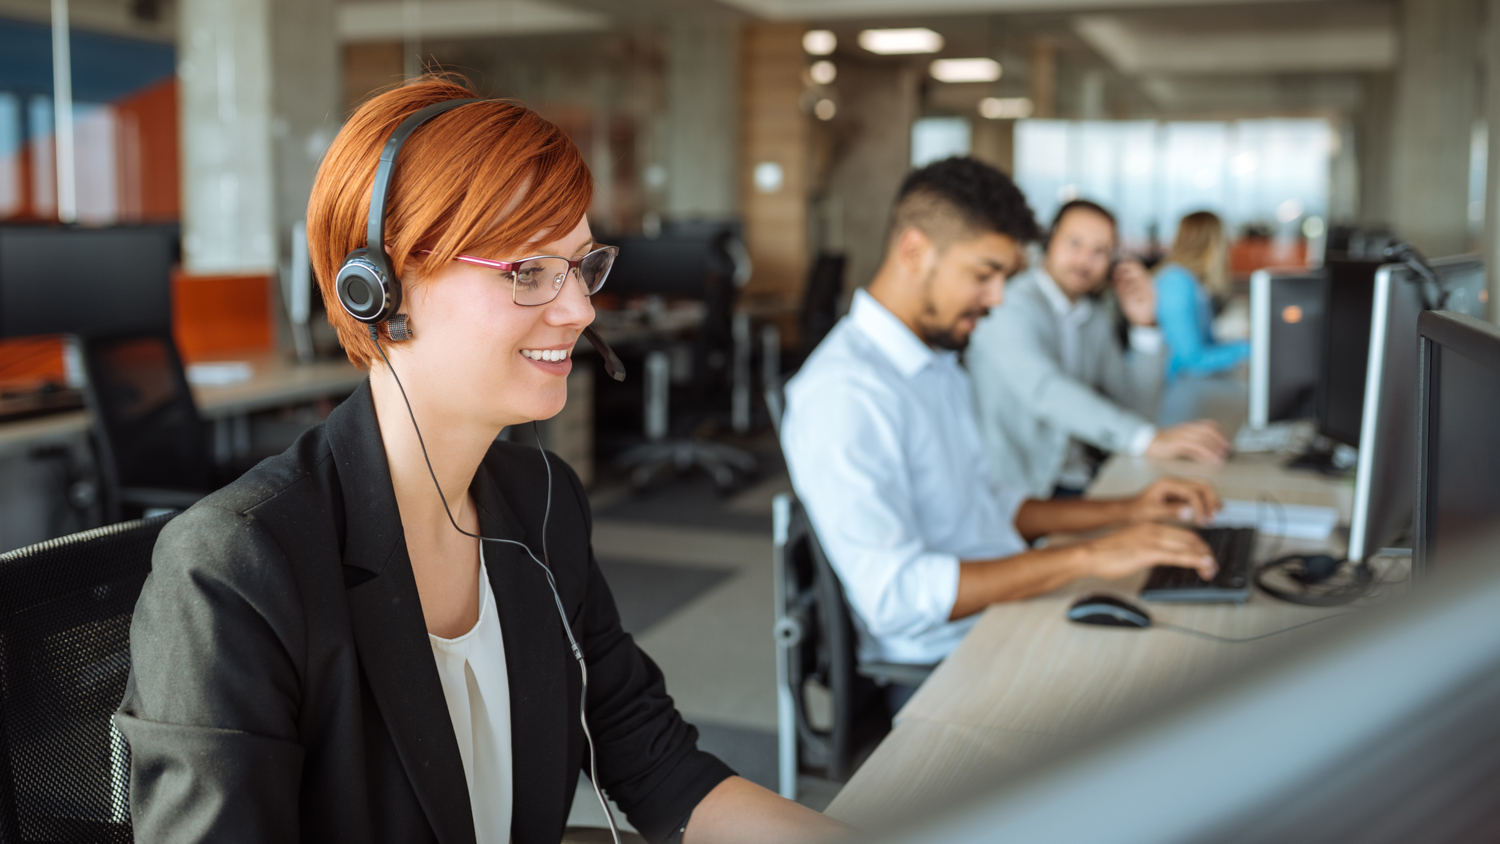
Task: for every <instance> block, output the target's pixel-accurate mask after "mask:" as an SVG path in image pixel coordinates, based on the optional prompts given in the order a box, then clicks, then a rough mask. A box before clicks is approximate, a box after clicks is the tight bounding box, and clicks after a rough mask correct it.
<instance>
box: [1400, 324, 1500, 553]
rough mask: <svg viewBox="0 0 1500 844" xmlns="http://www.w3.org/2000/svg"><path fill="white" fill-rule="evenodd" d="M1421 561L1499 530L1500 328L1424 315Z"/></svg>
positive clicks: (1417, 551)
mask: <svg viewBox="0 0 1500 844" xmlns="http://www.w3.org/2000/svg"><path fill="white" fill-rule="evenodd" d="M1421 332H1422V375H1423V379H1422V391H1421V400H1420V405H1419V420H1420V424H1421V444H1420V446H1419V449H1418V455H1419V459H1420V464H1419V468H1418V484H1419V491H1418V495H1419V503H1418V509H1417V512H1418V519H1417V549H1416V564H1417V566H1418V569H1419V570H1423V571H1425V570H1426V569H1427V568H1428V567H1429V566H1430V565H1431V563H1432V561H1433V560H1438V561H1441V560H1442V559H1445V558H1449V557H1451V556H1452V555H1453V554H1454V553H1456V552H1457V551H1459V550H1461V549H1462V547H1463V546H1464V545H1466V544H1468V543H1470V542H1472V541H1474V540H1475V539H1477V538H1478V537H1480V536H1482V535H1484V534H1486V533H1487V532H1490V531H1493V530H1495V529H1496V528H1500V503H1497V502H1500V437H1497V436H1496V420H1500V329H1497V328H1496V327H1495V326H1493V325H1491V324H1489V323H1485V322H1480V321H1479V320H1476V319H1472V318H1465V317H1463V316H1457V315H1453V314H1450V313H1431V314H1423V318H1422V325H1421Z"/></svg>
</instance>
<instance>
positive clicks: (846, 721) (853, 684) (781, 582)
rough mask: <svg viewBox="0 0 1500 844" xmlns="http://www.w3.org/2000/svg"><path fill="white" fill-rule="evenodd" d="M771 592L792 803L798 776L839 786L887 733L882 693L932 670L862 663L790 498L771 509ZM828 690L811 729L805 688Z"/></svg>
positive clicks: (780, 736) (829, 570) (783, 763)
mask: <svg viewBox="0 0 1500 844" xmlns="http://www.w3.org/2000/svg"><path fill="white" fill-rule="evenodd" d="M772 514H773V520H774V521H773V528H772V530H773V532H774V539H775V544H774V547H773V551H772V558H773V561H774V565H775V581H776V585H775V591H776V627H775V637H776V700H777V702H776V722H777V744H778V750H777V756H778V770H779V779H780V792H781V795H782V796H783V797H787V798H789V799H793V800H795V799H796V797H797V773H798V772H799V771H802V770H813V771H815V772H816V773H818V774H820V775H822V776H824V777H826V778H827V779H831V780H836V781H844V780H847V779H848V778H849V776H850V775H851V774H853V773H854V769H855V767H856V765H855V763H856V762H857V761H858V760H859V759H860V757H861V755H862V754H863V753H864V752H865V751H867V750H869V749H872V748H873V747H874V746H875V744H876V743H877V742H879V741H880V739H881V738H883V737H884V736H885V734H886V733H888V732H890V729H891V715H892V714H893V713H892V712H891V711H890V710H889V708H888V706H887V704H886V697H885V694H884V693H883V688H884V687H885V686H887V685H890V684H893V683H895V684H899V685H904V686H919V685H921V684H922V681H923V680H926V679H927V676H928V675H929V674H931V673H932V669H933V667H934V666H930V665H906V664H900V663H888V662H861V661H860V660H859V659H858V658H857V653H858V643H857V639H856V634H855V631H854V622H853V619H852V616H851V615H850V610H849V604H848V602H847V600H846V599H845V597H844V589H843V586H842V585H840V583H839V579H838V575H837V574H836V573H835V572H834V571H833V567H832V566H830V565H829V564H828V558H827V557H826V556H824V554H823V547H822V546H821V545H820V544H819V543H818V537H817V535H816V534H814V533H813V529H812V522H811V521H809V519H808V518H807V513H806V511H804V510H803V509H802V505H801V504H800V503H799V502H798V501H797V498H796V496H794V495H792V494H791V493H785V492H784V493H782V494H780V495H778V496H776V499H775V501H774V502H773V503H772ZM810 683H817V684H818V685H820V686H822V687H823V688H824V689H826V690H827V693H828V697H829V700H830V706H829V709H830V710H831V713H830V714H831V717H830V718H829V719H828V723H827V724H816V723H814V721H815V718H814V717H813V715H812V714H811V713H810V712H809V706H808V699H807V693H808V685H809V684H810Z"/></svg>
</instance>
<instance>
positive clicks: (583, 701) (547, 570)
mask: <svg viewBox="0 0 1500 844" xmlns="http://www.w3.org/2000/svg"><path fill="white" fill-rule="evenodd" d="M370 339H371V340H372V341H374V343H375V350H376V351H378V352H380V358H381V360H384V361H385V367H386V369H389V370H390V371H391V377H392V378H394V379H396V389H398V390H400V391H401V401H402V402H403V403H405V405H406V413H407V415H408V416H410V417H411V428H412V430H413V431H415V432H416V433H417V445H419V446H421V447H422V460H423V461H425V462H426V463H427V474H429V475H431V476H432V486H433V488H434V489H436V490H437V494H438V500H440V501H442V502H443V512H445V513H447V514H448V522H449V524H452V525H453V529H454V530H456V531H458V532H459V533H461V534H463V535H464V536H469V537H473V538H474V539H478V540H479V541H481V542H500V543H504V544H506V545H515V546H517V547H519V548H520V549H521V550H523V551H525V552H526V556H528V557H530V558H531V561H532V562H534V563H536V564H537V565H538V566H540V567H541V569H542V573H543V574H545V575H546V577H547V585H548V586H549V587H551V588H552V601H553V603H555V604H557V614H558V616H559V617H561V618H562V629H563V633H565V634H567V637H568V645H569V647H570V648H571V649H572V651H573V658H574V659H576V660H578V671H579V674H580V676H581V678H582V681H583V682H582V686H583V689H582V691H581V692H580V693H579V701H578V722H579V723H580V724H581V725H582V726H583V740H584V741H585V742H586V743H587V744H588V748H589V784H590V785H592V786H593V787H594V796H595V797H597V798H599V807H600V808H602V809H603V810H604V819H605V820H606V821H608V822H609V834H610V837H611V838H612V839H614V844H620V829H619V827H618V826H616V825H615V813H614V812H613V811H612V810H611V809H610V808H609V801H608V800H605V799H604V791H603V790H602V789H600V788H599V766H598V762H597V761H596V757H597V755H598V754H596V753H595V752H594V737H593V736H592V735H591V734H590V733H589V721H588V714H587V711H588V700H589V669H588V665H586V664H585V663H584V660H583V649H582V648H580V647H578V640H577V639H574V638H573V630H572V628H571V627H569V626H568V613H567V610H565V609H563V604H562V597H561V596H559V595H558V593H557V581H556V580H554V579H553V577H552V569H551V567H550V566H549V565H548V564H549V563H550V562H551V559H550V558H548V556H547V521H548V519H549V518H551V516H552V461H550V460H548V459H547V450H546V449H545V448H542V437H541V434H540V433H539V432H538V431H537V428H536V422H535V421H533V422H532V423H531V432H532V434H534V435H535V436H536V447H537V450H538V451H540V452H541V453H542V465H543V466H546V467H547V506H546V509H545V510H544V511H543V513H542V559H541V560H539V559H537V556H536V554H535V553H533V552H532V550H531V548H530V547H528V546H527V545H526V543H524V542H517V541H516V540H514V539H496V538H494V537H491V536H480V535H479V534H477V533H470V532H468V531H466V530H464V529H463V528H461V527H459V526H458V520H457V519H455V518H453V510H452V509H451V508H449V507H448V497H447V496H446V495H444V494H443V485H442V484H440V483H438V478H437V471H436V470H435V469H433V468H432V458H431V457H429V456H428V454H427V443H426V441H425V440H423V439H422V429H421V428H420V427H418V425H417V413H416V411H414V410H412V407H411V399H410V398H408V397H407V395H406V387H405V386H403V385H402V384H401V376H399V375H397V374H396V367H394V366H392V365H391V359H390V358H389V357H386V354H385V348H384V347H383V346H381V345H380V329H379V328H378V327H376V326H374V325H371V326H370ZM543 560H546V562H543Z"/></svg>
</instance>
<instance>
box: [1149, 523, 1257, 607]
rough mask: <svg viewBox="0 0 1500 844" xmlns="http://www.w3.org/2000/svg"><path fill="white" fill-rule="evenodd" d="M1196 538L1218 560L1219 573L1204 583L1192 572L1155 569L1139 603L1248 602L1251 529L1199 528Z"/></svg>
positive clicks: (1179, 569) (1172, 567) (1177, 569)
mask: <svg viewBox="0 0 1500 844" xmlns="http://www.w3.org/2000/svg"><path fill="white" fill-rule="evenodd" d="M1198 535H1199V536H1201V537H1203V541H1204V542H1206V543H1208V547H1209V548H1211V549H1213V552H1214V559H1215V560H1218V561H1219V573H1218V574H1217V575H1215V576H1214V579H1213V580H1204V579H1203V578H1201V577H1199V576H1198V572H1197V571H1196V570H1194V569H1185V568H1179V567H1177V566H1157V567H1156V568H1153V569H1152V570H1151V576H1150V577H1148V578H1147V579H1146V585H1145V586H1144V587H1142V588H1141V599H1142V600H1145V601H1160V602H1176V603H1181V604H1186V603H1193V604H1203V603H1217V602H1235V603H1244V602H1245V601H1247V600H1249V599H1250V569H1251V555H1252V553H1253V552H1254V550H1255V528H1200V529H1199V530H1198Z"/></svg>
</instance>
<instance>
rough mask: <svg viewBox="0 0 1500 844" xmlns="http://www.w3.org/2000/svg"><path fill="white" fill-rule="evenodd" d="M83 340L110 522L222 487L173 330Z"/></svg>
mask: <svg viewBox="0 0 1500 844" xmlns="http://www.w3.org/2000/svg"><path fill="white" fill-rule="evenodd" d="M80 346H81V348H82V352H83V366H84V371H85V373H86V375H87V385H86V387H85V388H84V396H85V399H86V400H87V402H88V406H89V410H90V411H91V413H92V416H93V435H94V446H95V448H96V450H97V453H98V456H99V469H100V474H101V475H102V477H103V482H104V483H103V486H104V509H105V521H107V522H117V521H119V520H121V519H122V518H130V517H132V516H139V515H141V514H142V513H143V512H144V511H146V510H148V509H183V508H186V507H188V506H189V505H191V504H192V503H193V502H194V501H197V500H198V499H199V498H202V497H203V496H204V495H206V494H208V493H209V492H211V491H213V490H214V489H216V488H217V487H218V486H220V484H218V483H216V473H215V470H214V466H213V462H212V460H211V458H210V454H209V448H208V432H207V429H206V426H205V425H204V423H203V420H202V419H200V418H199V417H198V408H197V405H195V404H194V403H193V393H192V391H191V390H190V389H188V383H187V373H186V372H185V371H184V369H183V366H182V359H181V358H180V357H179V356H178V354H177V345H176V343H174V342H173V341H172V336H171V335H170V334H168V333H166V332H162V333H155V334H131V335H126V336H116V337H88V338H84V339H83V340H82V341H81V343H80Z"/></svg>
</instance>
